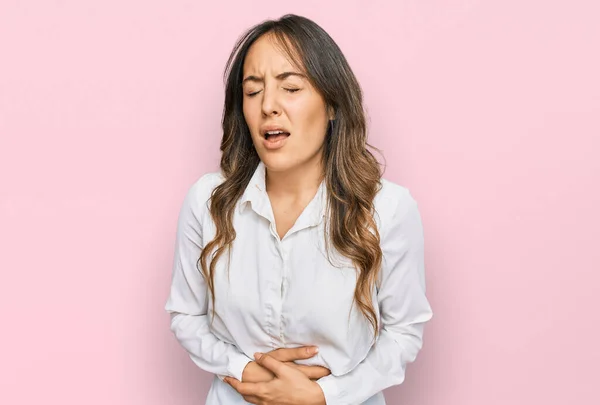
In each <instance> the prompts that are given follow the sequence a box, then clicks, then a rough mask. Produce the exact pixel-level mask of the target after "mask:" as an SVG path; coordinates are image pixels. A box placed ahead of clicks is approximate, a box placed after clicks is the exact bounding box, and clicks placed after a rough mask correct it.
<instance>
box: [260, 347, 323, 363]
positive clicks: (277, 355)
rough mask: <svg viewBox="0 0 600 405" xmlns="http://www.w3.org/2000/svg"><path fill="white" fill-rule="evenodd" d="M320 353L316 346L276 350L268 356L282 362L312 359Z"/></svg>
mask: <svg viewBox="0 0 600 405" xmlns="http://www.w3.org/2000/svg"><path fill="white" fill-rule="evenodd" d="M318 352H319V348H318V347H316V346H300V347H292V348H281V349H275V350H273V351H271V352H269V353H268V354H269V355H270V356H273V358H274V359H276V360H279V361H281V362H286V361H294V360H302V359H310V358H311V357H313V356H314V355H315V354H317V353H318Z"/></svg>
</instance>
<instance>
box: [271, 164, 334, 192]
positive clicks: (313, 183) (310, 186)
mask: <svg viewBox="0 0 600 405" xmlns="http://www.w3.org/2000/svg"><path fill="white" fill-rule="evenodd" d="M322 180H323V165H322V163H321V159H315V161H313V160H311V161H310V162H307V164H305V165H302V166H299V167H295V168H294V169H292V170H287V171H284V172H274V171H272V170H269V169H267V171H266V187H267V192H268V193H269V195H272V196H279V197H288V198H289V197H291V198H303V197H304V196H305V195H307V194H310V195H312V194H314V193H315V192H316V190H317V189H318V188H319V185H320V184H321V181H322Z"/></svg>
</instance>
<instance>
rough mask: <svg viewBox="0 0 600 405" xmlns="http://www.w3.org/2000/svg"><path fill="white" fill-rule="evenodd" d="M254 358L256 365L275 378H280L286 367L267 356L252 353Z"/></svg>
mask: <svg viewBox="0 0 600 405" xmlns="http://www.w3.org/2000/svg"><path fill="white" fill-rule="evenodd" d="M254 358H255V359H256V363H258V364H259V365H261V366H263V367H264V368H266V369H267V370H269V371H270V372H272V373H273V374H275V376H276V377H281V376H282V375H283V374H285V372H286V368H287V366H286V365H285V364H283V363H282V362H280V361H279V360H276V359H274V358H273V357H272V356H271V355H269V354H263V353H254Z"/></svg>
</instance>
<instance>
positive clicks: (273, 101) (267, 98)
mask: <svg viewBox="0 0 600 405" xmlns="http://www.w3.org/2000/svg"><path fill="white" fill-rule="evenodd" d="M262 94H263V99H262V104H261V108H262V114H263V116H265V117H268V116H272V115H279V114H281V107H280V106H279V102H278V99H277V89H276V88H272V87H269V86H265V88H264V90H263V93H262Z"/></svg>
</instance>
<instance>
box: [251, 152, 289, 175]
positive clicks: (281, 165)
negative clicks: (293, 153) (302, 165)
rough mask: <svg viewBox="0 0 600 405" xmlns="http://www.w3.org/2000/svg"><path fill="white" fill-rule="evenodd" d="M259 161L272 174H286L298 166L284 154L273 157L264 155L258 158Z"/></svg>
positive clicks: (268, 154)
mask: <svg viewBox="0 0 600 405" xmlns="http://www.w3.org/2000/svg"><path fill="white" fill-rule="evenodd" d="M260 160H262V162H263V163H264V165H265V166H266V167H267V169H268V170H270V171H273V172H286V171H288V170H291V169H294V167H296V166H298V161H297V160H296V159H291V158H290V157H289V156H286V155H285V154H280V155H273V154H270V153H266V156H260Z"/></svg>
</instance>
